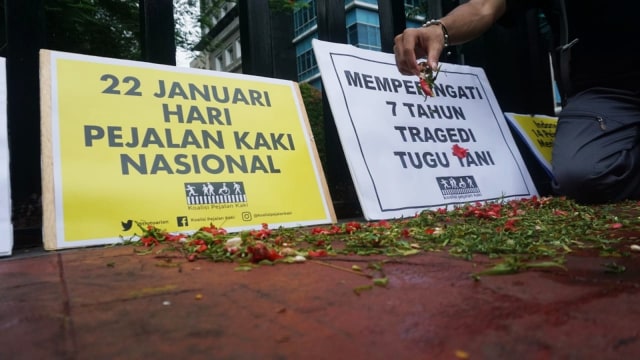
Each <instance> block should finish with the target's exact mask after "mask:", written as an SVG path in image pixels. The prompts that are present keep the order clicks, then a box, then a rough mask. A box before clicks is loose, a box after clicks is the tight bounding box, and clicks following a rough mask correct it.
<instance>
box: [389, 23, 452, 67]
mask: <svg viewBox="0 0 640 360" xmlns="http://www.w3.org/2000/svg"><path fill="white" fill-rule="evenodd" d="M444 45H445V44H444V33H443V29H442V27H441V26H427V27H421V28H415V29H406V30H405V31H403V32H402V34H400V35H397V36H396V37H395V39H394V46H393V52H394V54H395V58H396V66H397V67H398V71H400V73H401V74H403V75H416V76H419V75H420V68H419V66H418V63H417V59H418V58H423V57H427V65H428V66H429V68H431V69H437V68H438V59H439V58H440V54H441V53H442V50H443V49H444Z"/></svg>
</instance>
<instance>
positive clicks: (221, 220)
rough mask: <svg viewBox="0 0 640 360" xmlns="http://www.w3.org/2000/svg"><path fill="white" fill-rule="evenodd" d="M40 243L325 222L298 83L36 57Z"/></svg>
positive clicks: (54, 55) (321, 183) (328, 215)
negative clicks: (145, 231)
mask: <svg viewBox="0 0 640 360" xmlns="http://www.w3.org/2000/svg"><path fill="white" fill-rule="evenodd" d="M41 79H42V85H41V88H42V90H41V91H42V96H41V98H42V102H43V103H42V109H43V114H42V115H43V116H42V130H43V137H42V141H43V146H42V148H43V149H42V151H43V211H44V219H43V220H44V226H43V227H44V242H45V248H48V249H53V248H63V247H75V246H85V245H93V244H104V243H113V242H117V241H120V239H121V236H124V237H126V236H127V235H133V234H134V233H136V231H137V232H138V233H139V232H140V231H139V228H138V227H137V224H140V225H142V226H148V225H154V226H157V227H159V228H162V229H166V230H168V231H173V232H188V231H193V230H197V229H199V228H200V227H202V226H209V225H211V224H213V225H216V226H218V227H224V228H225V229H227V230H229V231H240V230H243V229H252V228H255V227H256V226H257V225H260V224H262V223H267V224H269V226H285V227H287V226H302V225H313V224H323V223H330V222H334V221H335V215H334V212H333V208H332V205H331V201H330V196H329V194H328V191H327V187H326V182H325V179H324V176H323V173H322V169H321V166H320V163H319V160H318V156H317V152H316V149H315V146H314V144H313V137H312V135H311V133H310V128H309V125H308V121H307V118H306V113H305V111H304V105H303V104H302V100H301V97H300V93H299V89H298V87H297V84H296V83H293V82H289V81H283V80H276V79H268V78H260V77H254V76H248V75H239V74H230V73H219V72H212V71H204V70H196V69H181V68H175V67H171V66H162V65H156V64H147V63H139V62H132V61H122V60H114V59H106V58H98V57H90V56H82V55H77V54H69V53H62V52H51V51H43V52H42V53H41Z"/></svg>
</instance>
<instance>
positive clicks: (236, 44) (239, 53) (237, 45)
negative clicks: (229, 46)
mask: <svg viewBox="0 0 640 360" xmlns="http://www.w3.org/2000/svg"><path fill="white" fill-rule="evenodd" d="M233 46H234V47H235V49H234V50H235V52H236V58H238V59H239V58H241V57H242V46H241V45H240V38H238V39H236V41H235V42H234V43H233Z"/></svg>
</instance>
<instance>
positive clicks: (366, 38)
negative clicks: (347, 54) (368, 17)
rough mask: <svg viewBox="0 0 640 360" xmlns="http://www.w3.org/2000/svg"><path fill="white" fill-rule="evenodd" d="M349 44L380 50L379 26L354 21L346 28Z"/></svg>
mask: <svg viewBox="0 0 640 360" xmlns="http://www.w3.org/2000/svg"><path fill="white" fill-rule="evenodd" d="M347 37H348V40H349V44H351V45H354V46H357V47H359V48H361V49H368V50H376V51H380V49H381V48H382V46H381V42H380V28H379V27H378V26H373V25H367V24H360V23H356V24H353V25H351V26H349V27H348V28H347Z"/></svg>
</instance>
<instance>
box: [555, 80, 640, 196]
mask: <svg viewBox="0 0 640 360" xmlns="http://www.w3.org/2000/svg"><path fill="white" fill-rule="evenodd" d="M551 163H552V166H553V175H554V181H553V188H554V191H556V192H557V193H558V194H559V195H566V196H567V197H570V198H573V199H575V200H576V201H579V202H582V203H606V202H615V201H621V200H625V199H640V96H638V93H632V92H628V91H619V90H612V89H604V88H594V89H590V90H587V91H584V92H581V93H579V94H576V95H575V96H573V97H572V98H570V99H569V101H568V102H567V106H565V107H564V108H563V110H562V112H561V113H560V116H559V120H558V127H557V131H556V137H555V143H554V147H553V153H552V161H551Z"/></svg>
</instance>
